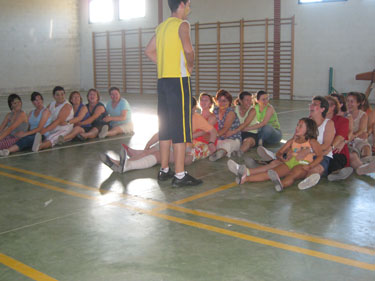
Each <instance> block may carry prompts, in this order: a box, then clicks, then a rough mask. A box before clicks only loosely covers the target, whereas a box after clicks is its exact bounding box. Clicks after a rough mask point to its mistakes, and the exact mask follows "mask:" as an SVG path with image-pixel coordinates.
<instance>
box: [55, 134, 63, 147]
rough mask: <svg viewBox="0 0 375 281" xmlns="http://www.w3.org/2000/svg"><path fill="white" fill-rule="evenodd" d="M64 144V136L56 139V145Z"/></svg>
mask: <svg viewBox="0 0 375 281" xmlns="http://www.w3.org/2000/svg"><path fill="white" fill-rule="evenodd" d="M63 143H64V136H63V135H60V136H59V137H58V138H57V145H62V144H63Z"/></svg>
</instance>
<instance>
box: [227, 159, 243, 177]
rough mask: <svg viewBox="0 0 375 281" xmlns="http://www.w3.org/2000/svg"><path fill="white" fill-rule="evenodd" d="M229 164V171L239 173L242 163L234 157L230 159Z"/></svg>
mask: <svg viewBox="0 0 375 281" xmlns="http://www.w3.org/2000/svg"><path fill="white" fill-rule="evenodd" d="M227 166H228V170H229V171H231V172H232V173H233V174H235V175H236V176H237V175H238V169H239V168H240V165H238V164H237V163H236V162H234V161H233V160H232V159H229V160H228V162H227Z"/></svg>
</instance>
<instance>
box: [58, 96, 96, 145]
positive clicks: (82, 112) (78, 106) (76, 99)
mask: <svg viewBox="0 0 375 281" xmlns="http://www.w3.org/2000/svg"><path fill="white" fill-rule="evenodd" d="M69 102H70V104H71V105H72V106H73V112H74V116H73V119H71V120H69V121H68V122H67V123H69V124H73V126H74V127H73V130H72V131H71V132H70V133H69V134H67V135H65V136H63V135H60V136H59V137H58V139H57V144H63V143H64V142H67V141H70V140H72V139H74V138H75V137H76V136H77V135H78V134H80V133H83V132H85V130H86V129H87V130H89V129H90V125H84V126H82V127H81V126H77V124H78V123H79V122H80V121H84V120H86V119H87V118H88V117H89V116H90V114H89V113H88V110H87V107H86V106H85V105H84V104H83V103H82V97H81V94H80V93H79V92H78V91H73V92H71V93H70V95H69Z"/></svg>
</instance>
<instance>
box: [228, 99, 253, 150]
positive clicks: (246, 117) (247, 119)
mask: <svg viewBox="0 0 375 281" xmlns="http://www.w3.org/2000/svg"><path fill="white" fill-rule="evenodd" d="M236 102H237V105H236V107H235V109H234V111H235V112H236V114H237V117H238V119H239V120H240V123H241V125H240V126H239V127H238V128H237V129H235V130H234V131H229V132H227V133H226V134H225V136H226V137H229V136H231V135H232V134H236V133H237V132H241V139H242V144H241V147H240V150H239V156H242V154H243V153H244V152H246V151H248V150H249V149H250V148H252V147H254V146H255V145H257V144H258V134H257V132H258V131H257V130H249V127H250V126H252V125H255V124H257V123H258V120H257V117H256V112H255V109H254V107H253V95H252V94H250V93H249V92H242V93H240V95H239V96H238V99H237V100H236Z"/></svg>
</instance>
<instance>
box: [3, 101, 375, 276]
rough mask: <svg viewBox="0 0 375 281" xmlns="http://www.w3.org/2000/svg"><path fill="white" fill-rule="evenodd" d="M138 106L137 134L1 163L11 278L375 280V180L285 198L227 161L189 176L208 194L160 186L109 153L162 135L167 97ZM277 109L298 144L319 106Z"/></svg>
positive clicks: (278, 104) (151, 173) (198, 167)
mask: <svg viewBox="0 0 375 281" xmlns="http://www.w3.org/2000/svg"><path fill="white" fill-rule="evenodd" d="M83 95H84V96H85V94H83ZM49 96H50V94H46V95H45V97H46V98H48V97H49ZM102 96H103V98H106V99H107V100H108V95H106V94H103V95H102ZM126 98H127V99H128V100H129V102H130V103H131V105H132V107H133V111H134V115H133V116H134V122H135V126H136V134H135V135H134V136H132V137H124V136H120V137H113V138H109V139H104V140H93V141H90V142H86V143H80V142H71V143H69V144H66V145H64V146H58V147H55V148H53V149H50V150H46V151H42V152H40V153H32V152H29V151H27V152H23V153H17V154H14V155H11V156H10V157H2V158H0V182H1V184H0V186H1V193H0V213H1V215H0V216H1V220H0V280H6V281H16V280H30V279H34V280H76V281H77V280H78V281H86V280H87V281H96V280H110V281H116V280H135V281H139V280H173V281H178V280H326V281H328V280H334V281H336V280H375V187H374V183H375V181H374V179H375V175H374V174H371V175H368V176H361V177H359V176H354V175H353V176H351V177H350V178H349V179H348V180H346V181H341V182H333V183H330V182H328V181H327V179H325V178H323V179H322V180H321V182H320V183H319V184H318V185H317V186H315V187H313V188H311V189H309V190H305V191H300V190H298V188H297V185H296V184H294V185H293V186H292V187H290V188H288V189H287V190H285V191H284V192H282V193H277V192H276V191H275V190H274V188H273V185H272V184H271V183H270V182H263V183H255V184H245V185H242V186H238V185H236V184H235V183H234V176H233V175H232V174H231V173H230V172H229V171H227V168H226V162H227V158H225V159H222V160H219V161H218V162H215V163H211V162H209V161H208V160H202V161H198V162H196V163H194V164H193V165H191V166H189V167H187V170H188V171H189V172H190V173H191V174H192V175H194V176H196V177H198V178H201V179H203V180H204V184H202V185H200V186H198V187H188V188H172V187H171V184H170V183H169V182H167V183H161V184H158V182H157V181H156V174H157V171H158V169H159V166H155V167H153V168H150V169H147V170H139V171H131V172H128V173H126V174H116V173H112V171H111V170H110V169H109V168H108V167H107V166H105V165H104V164H102V163H101V162H100V161H99V158H98V153H100V152H110V153H112V152H117V151H118V150H119V147H120V144H121V143H123V142H125V143H127V144H129V145H130V146H132V147H136V148H143V146H144V145H145V143H146V142H147V140H148V138H149V137H150V136H151V135H152V134H153V133H154V132H156V130H157V119H156V116H155V112H156V109H155V104H156V102H155V97H153V96H143V97H134V96H130V97H126ZM23 100H24V109H25V110H26V111H27V112H29V110H30V109H31V108H32V106H31V103H30V102H29V97H28V96H27V97H24V98H23ZM49 100H50V97H49ZM271 103H272V104H273V105H274V106H275V108H276V110H277V112H278V113H279V119H280V123H281V127H282V131H283V133H284V136H283V138H284V139H289V138H290V137H291V136H292V135H293V132H294V129H295V126H296V124H297V120H298V119H299V118H300V117H304V116H306V115H307V114H308V103H309V102H307V101H293V102H291V101H271ZM46 104H47V102H46ZM7 111H8V108H7V106H6V98H5V97H2V98H1V119H2V118H3V117H4V115H5V113H6V112H7ZM271 150H273V151H276V150H277V147H271ZM249 155H252V156H254V157H256V152H255V150H251V151H250V152H249ZM237 160H239V161H241V160H240V159H237Z"/></svg>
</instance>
